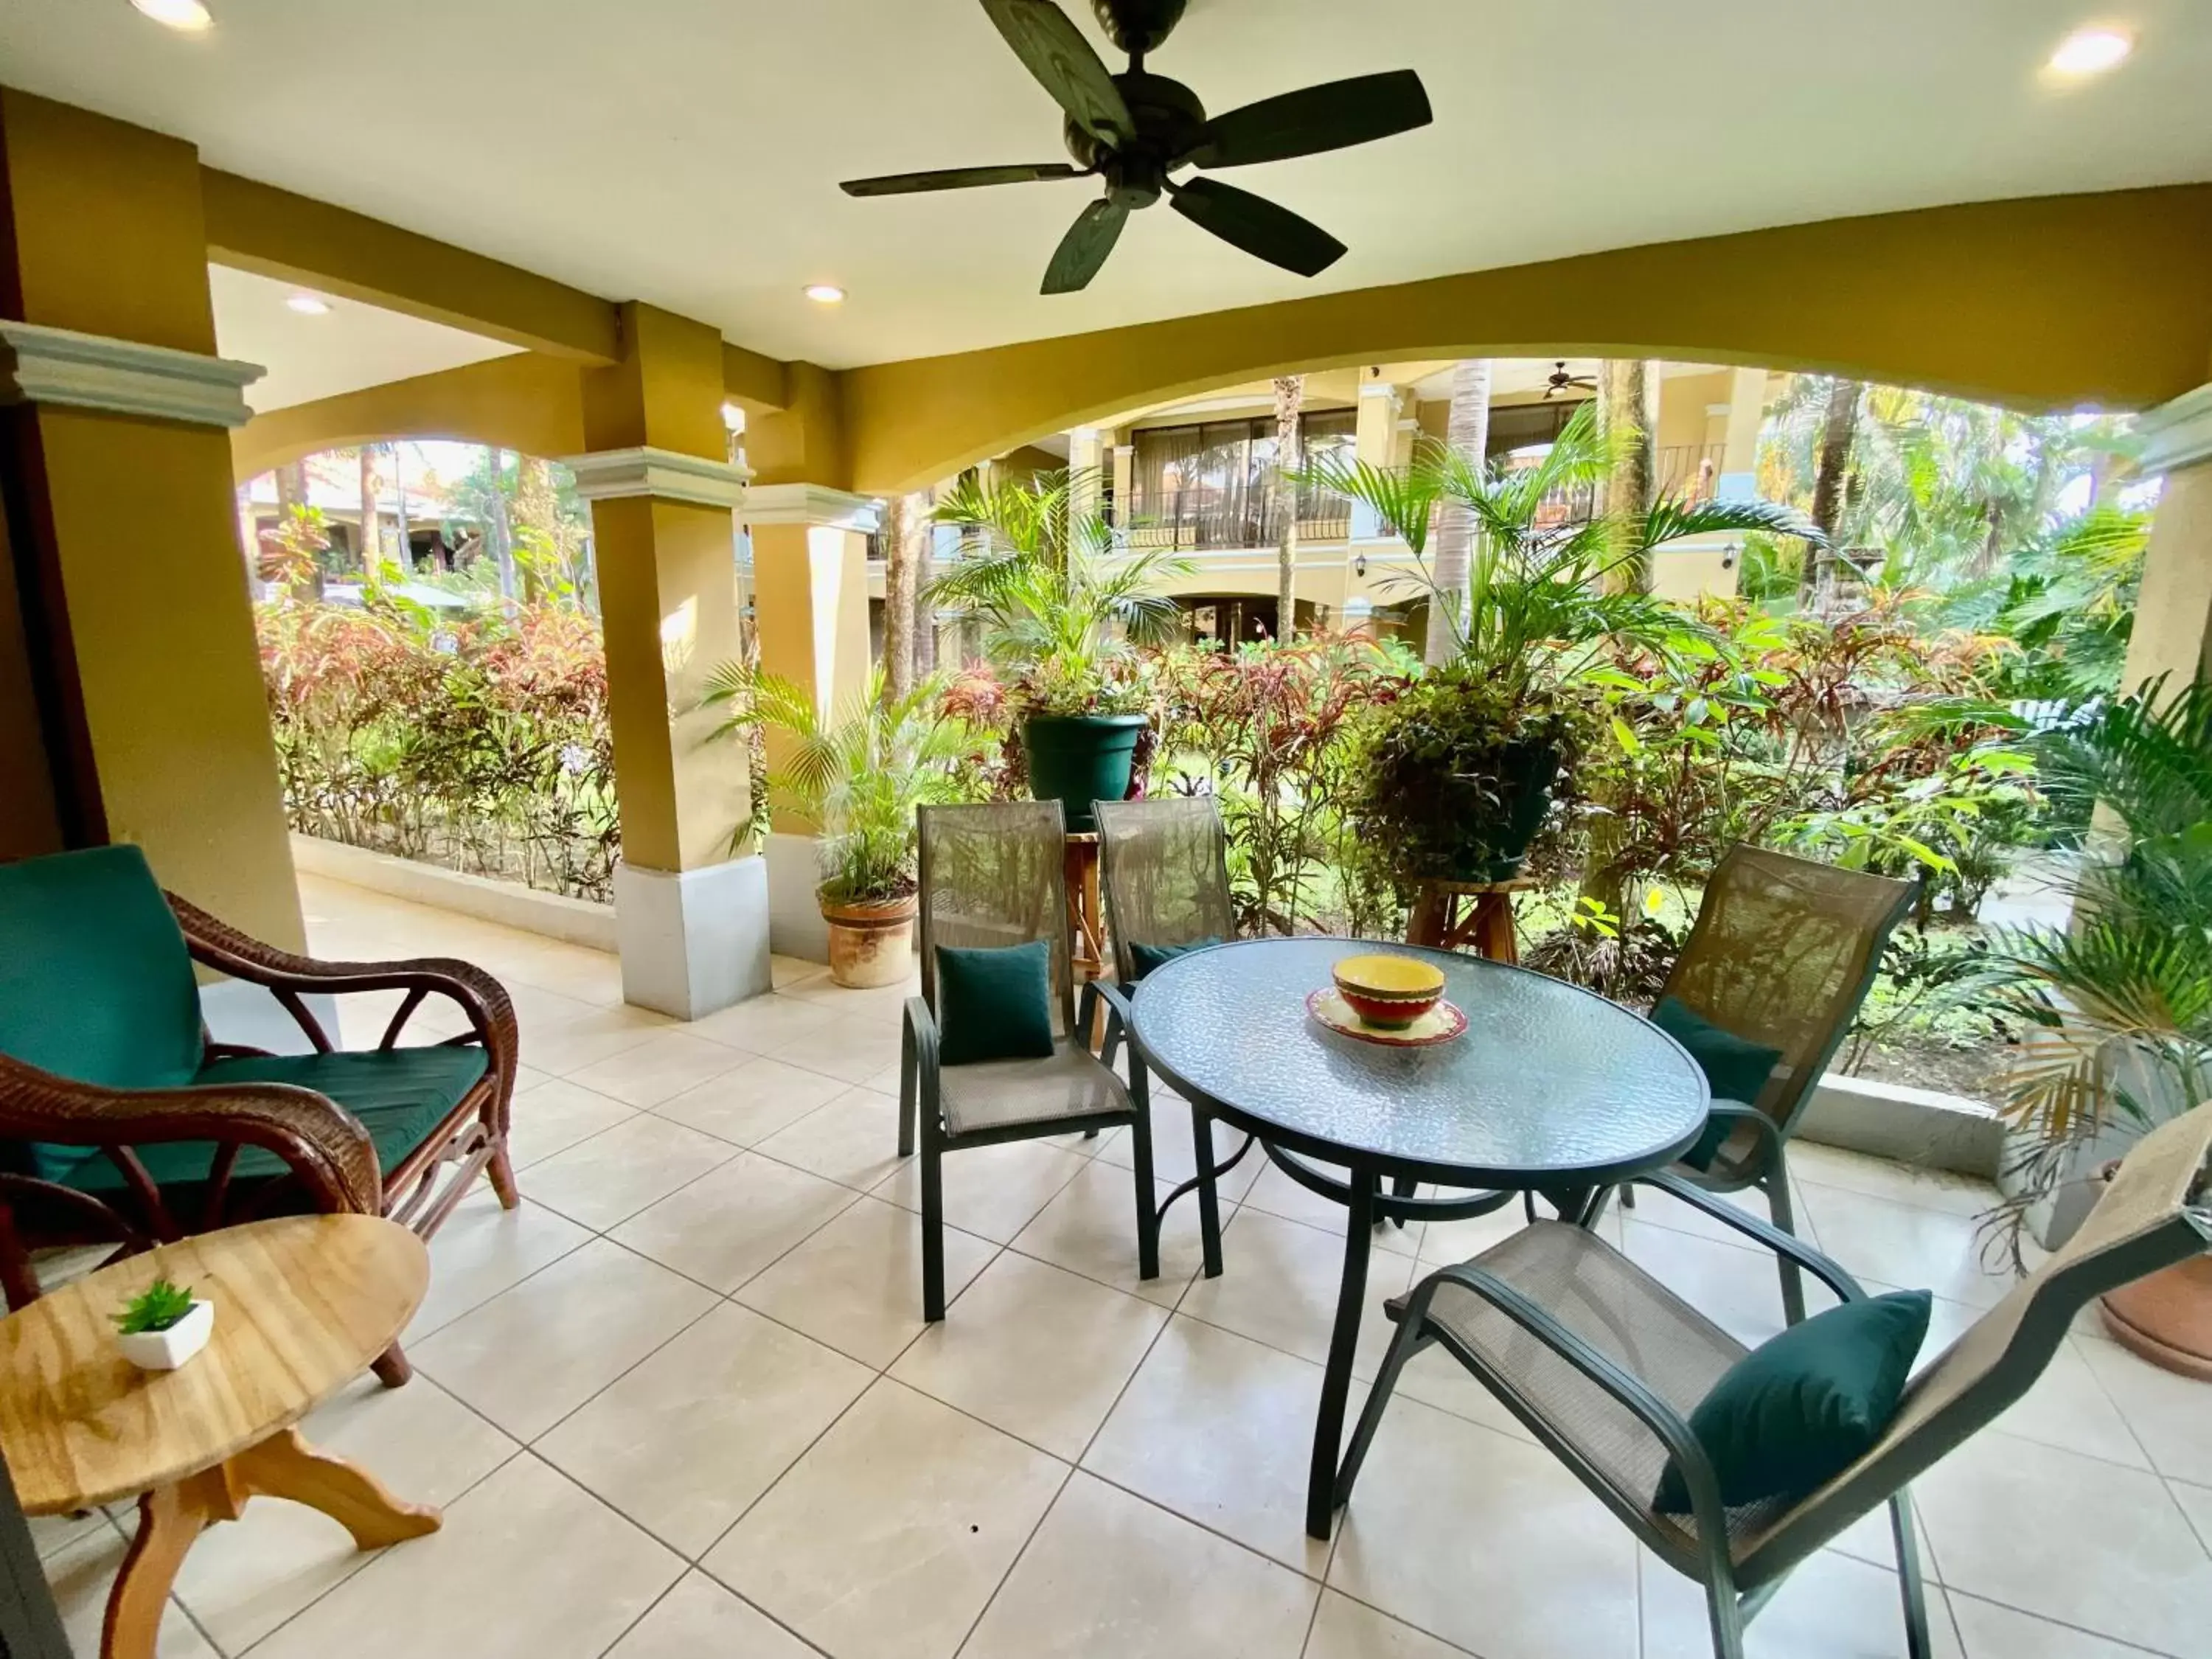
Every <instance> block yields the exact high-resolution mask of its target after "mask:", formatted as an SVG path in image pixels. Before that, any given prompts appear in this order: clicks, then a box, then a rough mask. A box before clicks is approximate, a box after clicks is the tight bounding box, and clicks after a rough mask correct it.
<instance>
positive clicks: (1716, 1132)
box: [1651, 996, 1782, 1170]
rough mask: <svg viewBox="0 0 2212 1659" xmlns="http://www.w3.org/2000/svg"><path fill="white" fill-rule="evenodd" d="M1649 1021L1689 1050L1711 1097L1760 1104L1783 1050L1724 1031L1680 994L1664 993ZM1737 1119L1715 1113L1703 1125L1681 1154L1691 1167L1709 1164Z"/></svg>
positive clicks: (1654, 1007)
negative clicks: (1703, 1077)
mask: <svg viewBox="0 0 2212 1659" xmlns="http://www.w3.org/2000/svg"><path fill="white" fill-rule="evenodd" d="M1651 1023H1652V1024H1654V1025H1656V1026H1657V1027H1658V1028H1659V1029H1660V1030H1662V1031H1664V1032H1665V1033H1666V1034H1667V1035H1668V1036H1670V1037H1672V1038H1674V1041H1675V1042H1679V1043H1680V1044H1681V1045H1682V1046H1683V1047H1684V1048H1687V1049H1688V1050H1689V1051H1690V1058H1691V1059H1692V1060H1696V1061H1697V1062H1698V1069H1699V1070H1700V1071H1702V1072H1703V1073H1705V1081H1706V1083H1708V1084H1709V1085H1711V1088H1712V1091H1713V1098H1714V1099H1716V1100H1733V1101H1736V1102H1738V1103H1741V1104H1742V1105H1746V1106H1755V1105H1757V1104H1758V1103H1759V1093H1760V1091H1762V1090H1764V1089H1765V1087H1766V1079H1768V1078H1769V1077H1771V1076H1772V1075H1773V1073H1774V1068H1775V1066H1777V1065H1778V1063H1779V1062H1780V1061H1781V1059H1782V1050H1781V1049H1779V1048H1768V1047H1767V1046H1766V1045H1765V1043H1763V1042H1747V1041H1745V1040H1744V1039H1743V1038H1742V1037H1740V1036H1736V1035H1735V1033H1734V1032H1732V1031H1723V1030H1721V1028H1720V1027H1719V1026H1717V1025H1716V1024H1713V1023H1712V1021H1711V1020H1709V1019H1707V1018H1705V1016H1704V1015H1703V1014H1700V1013H1699V1012H1696V1011H1695V1010H1693V1009H1692V1008H1691V1007H1690V1006H1688V1005H1687V1004H1686V1003H1684V1002H1683V1001H1682V1000H1680V999H1679V998H1676V997H1671V996H1667V997H1661V998H1660V999H1659V1000H1658V1001H1657V1002H1656V1004H1655V1005H1653V1006H1652V1009H1651ZM1735 1126H1736V1120H1735V1119H1733V1118H1727V1117H1716V1118H1714V1119H1712V1120H1711V1121H1710V1122H1708V1123H1707V1124H1706V1125H1705V1133H1703V1134H1701V1135H1699V1137H1698V1139H1697V1144H1696V1145H1695V1146H1692V1147H1691V1148H1690V1150H1689V1151H1688V1152H1685V1153H1683V1154H1682V1162H1683V1163H1685V1164H1688V1165H1689V1166H1690V1167H1691V1168H1692V1169H1693V1170H1703V1169H1707V1168H1709V1167H1711V1164H1712V1161H1713V1157H1714V1154H1716V1153H1717V1152H1719V1151H1720V1149H1721V1146H1722V1143H1723V1142H1724V1141H1726V1140H1727V1139H1728V1138H1729V1135H1730V1134H1731V1133H1734V1131H1735Z"/></svg>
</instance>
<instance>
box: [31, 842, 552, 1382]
mask: <svg viewBox="0 0 2212 1659" xmlns="http://www.w3.org/2000/svg"><path fill="white" fill-rule="evenodd" d="M195 963H197V964H199V965H200V966H201V967H203V968H208V969H215V970H216V971H217V972H220V973H222V974H227V975H230V976H231V977H233V978H234V979H240V980H244V981H249V982H251V983H252V984H256V985H263V986H266V987H269V988H270V990H271V991H272V992H274V993H275V995H276V1000H277V1002H278V1003H279V1004H281V1005H282V1006H283V1008H284V1010H285V1012H288V1013H289V1014H290V1015H291V1016H292V1018H294V1019H295V1021H297V1022H298V1024H299V1025H300V1028H301V1030H302V1031H303V1032H304V1033H305V1034H306V1036H307V1041H308V1042H310V1043H311V1044H312V1045H313V1053H311V1054H267V1053H264V1052H263V1051H262V1050H260V1049H258V1048H245V1047H242V1046H240V1045H236V1044H230V1043H219V1042H210V1040H209V1038H208V1035H207V1030H206V1027H205V1026H204V1024H202V1022H201V1018H200V1008H199V994H198V989H197V986H196V985H195V984H194V981H193V965H194V964H195ZM354 991H400V992H403V993H404V997H403V999H402V1000H401V1002H400V1004H399V1006H398V1008H397V1009H396V1010H395V1011H394V1012H393V1014H392V1019H391V1022H390V1024H388V1025H387V1026H386V1030H385V1032H384V1035H383V1038H382V1040H381V1042H379V1043H378V1045H377V1046H376V1048H374V1049H371V1050H367V1051H338V1050H336V1049H334V1048H333V1047H332V1045H331V1040H330V1036H329V1035H328V1034H327V1033H326V1032H325V1030H323V1027H322V1025H321V1024H320V1022H319V1021H318V1020H317V1019H316V1018H315V1016H314V1013H313V1011H312V1010H310V1009H309V1008H308V1006H307V1004H306V1003H305V1002H304V1001H303V1000H301V999H302V997H303V995H308V994H341V993H345V992H354ZM432 994H437V995H441V996H445V997H448V998H451V999H452V1000H453V1002H455V1003H456V1004H458V1005H459V1007H460V1009H461V1011H462V1012H463V1013H464V1014H465V1015H466V1017H467V1018H468V1021H469V1031H468V1033H467V1035H465V1036H456V1037H452V1038H449V1039H447V1041H445V1042H441V1043H438V1044H436V1045H435V1046H431V1047H422V1048H401V1047H399V1046H398V1041H399V1037H400V1035H401V1033H402V1032H403V1031H404V1029H405V1027H406V1024H407V1021H408V1019H409V1018H410V1017H411V1016H412V1015H413V1014H414V1012H415V1011H416V1009H417V1008H418V1007H420V1006H422V1002H423V1000H424V999H425V998H426V997H428V996H430V995H432ZM515 1048H516V1042H515V1023H514V1010H513V1006H512V1005H511V1004H510V1003H509V1002H508V1000H507V993H506V991H505V990H503V989H502V988H501V986H500V984H499V982H498V981H496V980H495V979H493V978H492V977H491V976H490V975H489V974H486V973H484V972H483V970H481V969H477V968H473V967H471V966H470V965H469V964H468V963H462V962H453V961H447V960H442V959H424V960H420V961H410V962H387V963H335V962H316V961H313V960H311V959H310V958H307V957H297V956H294V955H292V954H290V953H289V952H288V951H280V950H277V949H276V948H275V947H273V946H270V945H264V944H260V943H258V941H256V940H254V939H249V938H247V937H246V935H245V934H243V933H238V932H237V931H235V930H234V929H233V928H230V927H226V926H224V925H223V924H222V922H220V921H216V920H215V918H214V917H212V916H210V915H207V914H206V913H205V912H204V911H202V910H200V909H198V908H197V907H195V906H193V905H191V904H189V903H187V902H185V901H184V900H183V899H180V898H179V897H177V896H175V895H173V894H169V893H164V892H163V891H162V890H161V887H160V885H159V884H157V883H156V882H155V879H154V872H153V871H152V870H151V869H150V868H149V867H148V866H147V863H146V860H145V856H144V854H142V853H141V852H140V851H139V850H138V848H136V847H130V846H117V847H103V848H91V849H88V850H86V851H83V852H76V853H62V854H55V855H53V856H52V857H48V858H40V859H32V860H25V861H24V862H21V863H19V864H15V865H9V866H0V1287H4V1290H5V1291H6V1295H7V1300H8V1305H9V1307H11V1308H20V1307H22V1306H23V1305H25V1304H27V1303H29V1302H31V1301H33V1300H34V1299H36V1297H38V1294H39V1289H40V1286H39V1279H38V1275H37V1273H36V1272H35V1270H34V1268H33V1262H32V1259H31V1253H32V1251H33V1250H34V1249H42V1248H46V1247H50V1246H58V1245H70V1244H104V1243H114V1244H115V1245H117V1247H118V1248H117V1250H116V1252H115V1254H116V1255H128V1254H131V1253H134V1252H136V1251H138V1250H142V1249H147V1248H149V1246H151V1245H153V1244H155V1243H166V1242H167V1241H169V1240H173V1239H175V1238H179V1237H183V1236H184V1234H185V1233H186V1232H188V1231H190V1232H204V1231H211V1230H213V1229H214V1228H216V1227H221V1226H227V1225H233V1224H234V1223H237V1222H240V1221H246V1220H252V1219H254V1218H258V1217H260V1216H265V1215H270V1214H279V1213H283V1212H293V1211H301V1210H305V1211H320V1212H358V1213H362V1214H366V1215H386V1216H389V1217H391V1218H392V1219H393V1220H396V1221H398V1222H401V1223H404V1224H405V1225H409V1226H410V1227H412V1228H413V1229H414V1230H415V1231H416V1232H417V1233H419V1234H421V1235H422V1236H423V1237H428V1236H429V1235H430V1234H431V1233H432V1232H434V1231H436V1229H437V1227H438V1225H439V1224H440V1223H441V1222H442V1221H443V1220H444V1219H445V1218H446V1217H447V1214H448V1213H449V1212H451V1211H452V1209H453V1206H454V1205H455V1204H457V1203H459V1201H460V1200H461V1198H462V1197H463V1196H464V1195H465V1194H466V1193H467V1191H468V1189H469V1187H470V1185H471V1182H474V1180H475V1179H476V1177H477V1174H478V1173H479V1172H483V1173H486V1174H488V1175H489V1176H490V1179H491V1184H492V1187H493V1188H494V1190H495V1191H496V1192H497V1193H498V1194H499V1200H500V1202H501V1204H502V1205H504V1206H507V1208H509V1209H512V1208H513V1206H514V1204H515V1201H516V1200H515V1188H514V1176H513V1170H512V1169H511V1167H510V1165H509V1164H508V1162H507V1110H508V1099H509V1097H510V1096H511V1095H512V1094H513V1090H514V1068H515ZM448 1170H450V1171H451V1178H450V1179H449V1180H447V1181H446V1182H444V1183H443V1184H442V1186H441V1183H440V1179H439V1178H440V1176H441V1175H442V1174H445V1173H446V1172H447V1171H448ZM377 1374H378V1375H379V1376H381V1377H382V1378H383V1379H384V1380H385V1381H386V1383H400V1382H404V1380H405V1379H406V1376H407V1367H406V1363H405V1360H404V1358H403V1357H402V1356H401V1354H400V1352H399V1350H398V1348H397V1347H396V1346H395V1347H394V1348H393V1349H392V1351H391V1352H389V1353H388V1354H387V1355H386V1357H385V1358H384V1359H382V1360H380V1362H379V1363H378V1366H377Z"/></svg>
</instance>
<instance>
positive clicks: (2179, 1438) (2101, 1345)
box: [2074, 1336, 2212, 1486]
mask: <svg viewBox="0 0 2212 1659" xmlns="http://www.w3.org/2000/svg"><path fill="white" fill-rule="evenodd" d="M2074 1347H2075V1351H2076V1352H2078V1353H2080V1354H2081V1358H2083V1360H2084V1361H2085V1362H2086V1363H2087V1365H2088V1368H2089V1370H2090V1372H2091V1373H2092V1374H2093V1376H2095V1377H2096V1379H2097V1381H2098V1382H2099V1383H2101V1384H2103V1386H2104V1389H2105V1392H2106V1394H2107V1395H2110V1396H2111V1397H2112V1402H2113V1404H2115V1405H2116V1406H2118V1407H2119V1413H2120V1416H2121V1418H2122V1419H2123V1420H2124V1421H2125V1422H2126V1424H2127V1425H2128V1427H2129V1428H2130V1429H2132V1430H2133V1431H2135V1437H2136V1439H2137V1440H2139V1441H2141V1442H2142V1448H2143V1449H2144V1451H2146V1452H2148V1454H2149V1455H2150V1462H2151V1467H2152V1468H2154V1469H2156V1470H2157V1471H2158V1472H2159V1473H2160V1474H2166V1475H2172V1476H2173V1477H2174V1478H2175V1479H2177V1480H2190V1481H2194V1482H2195V1483H2196V1484H2197V1485H2198V1486H2212V1386H2207V1385H2206V1384H2205V1383H2200V1382H2198V1381H2197V1379H2196V1378H2194V1377H2188V1376H2182V1375H2181V1374H2180V1373H2179V1372H2178V1371H2169V1370H2160V1368H2159V1367H2158V1366H2156V1365H2154V1364H2151V1363H2150V1362H2149V1361H2148V1360H2146V1359H2138V1358H2136V1356H2135V1355H2133V1354H2131V1353H2130V1352H2128V1351H2127V1350H2126V1349H2125V1348H2124V1347H2122V1346H2120V1345H2119V1344H2118V1343H2117V1342H2108V1341H2106V1340H2104V1339H2103V1338H2101V1337H2092V1336H2078V1337H2075V1339H2074Z"/></svg>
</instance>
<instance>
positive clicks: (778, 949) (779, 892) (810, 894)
mask: <svg viewBox="0 0 2212 1659" xmlns="http://www.w3.org/2000/svg"><path fill="white" fill-rule="evenodd" d="M767 863H768V929H769V946H770V948H772V949H773V950H774V951H775V953H776V955H778V956H780V957H799V960H801V961H802V962H827V961H829V923H828V922H826V921H823V920H822V907H821V905H820V904H818V903H817V902H816V901H815V897H814V890H815V889H816V888H817V887H818V886H819V885H820V884H821V882H822V869H821V865H820V862H819V859H818V855H817V853H816V850H815V846H814V837H813V836H779V835H775V834H773V833H771V834H770V835H769V838H768V854H767Z"/></svg>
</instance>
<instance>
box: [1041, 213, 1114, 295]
mask: <svg viewBox="0 0 2212 1659" xmlns="http://www.w3.org/2000/svg"><path fill="white" fill-rule="evenodd" d="M1128 222H1129V210H1128V209H1127V208H1125V207H1123V206H1122V205H1121V204H1120V203H1119V202H1117V201H1115V199H1114V198H1113V197H1110V196H1109V197H1102V198H1101V199H1100V200H1098V201H1096V202H1093V203H1092V204H1091V205H1090V206H1089V207H1087V208H1085V209H1084V210H1083V211H1082V212H1081V213H1079V214H1078V215H1077V216H1076V220H1075V222H1074V223H1073V224H1072V225H1070V226H1069V227H1068V228H1067V234H1066V235H1065V236H1063V237H1061V238H1060V246H1058V247H1056V248H1054V250H1053V251H1052V263H1051V264H1048V265H1047V266H1046V267H1045V268H1044V286H1043V287H1042V288H1041V289H1038V290H1037V292H1039V293H1040V294H1073V293H1074V292H1075V290H1076V289H1080V288H1088V287H1090V286H1091V278H1092V277H1093V276H1097V274H1098V267H1099V266H1101V265H1103V264H1105V263H1106V256H1107V255H1108V254H1109V253H1111V252H1113V251H1114V244H1115V243H1116V242H1118V241H1120V240H1121V227H1122V226H1123V225H1125V224H1127V223H1128Z"/></svg>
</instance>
